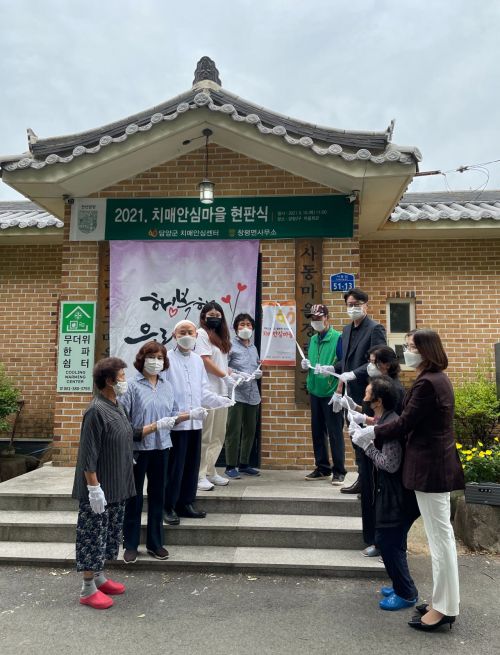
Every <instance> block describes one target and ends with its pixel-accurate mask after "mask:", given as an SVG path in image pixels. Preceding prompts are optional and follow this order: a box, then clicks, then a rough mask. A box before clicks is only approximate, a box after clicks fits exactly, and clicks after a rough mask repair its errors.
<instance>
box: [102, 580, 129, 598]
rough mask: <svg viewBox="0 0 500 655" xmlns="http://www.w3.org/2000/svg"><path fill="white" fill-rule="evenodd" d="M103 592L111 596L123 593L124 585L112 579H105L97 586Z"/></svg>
mask: <svg viewBox="0 0 500 655" xmlns="http://www.w3.org/2000/svg"><path fill="white" fill-rule="evenodd" d="M97 588H98V589H99V591H102V593H103V594H110V595H111V596H118V595H119V594H124V593H125V589H126V587H125V585H124V584H122V583H121V582H115V581H114V580H106V582H104V583H103V584H102V585H101V586H100V587H97Z"/></svg>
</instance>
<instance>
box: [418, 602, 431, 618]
mask: <svg viewBox="0 0 500 655" xmlns="http://www.w3.org/2000/svg"><path fill="white" fill-rule="evenodd" d="M415 609H416V610H417V612H418V613H419V614H420V616H423V615H424V614H427V612H428V611H429V609H430V608H429V603H422V605H416V606H415Z"/></svg>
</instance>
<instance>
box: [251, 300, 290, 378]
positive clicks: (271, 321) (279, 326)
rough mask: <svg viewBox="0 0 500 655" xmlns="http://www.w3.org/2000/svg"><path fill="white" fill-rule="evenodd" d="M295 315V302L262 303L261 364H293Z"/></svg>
mask: <svg viewBox="0 0 500 655" xmlns="http://www.w3.org/2000/svg"><path fill="white" fill-rule="evenodd" d="M285 316H286V320H285ZM296 317H297V311H296V305H295V302H282V303H280V306H279V307H278V306H277V304H276V303H273V302H269V303H267V302H265V303H262V333H261V341H260V350H261V357H262V364H264V365H271V366H273V365H274V366H295V348H296V346H295V334H296ZM287 321H288V325H287Z"/></svg>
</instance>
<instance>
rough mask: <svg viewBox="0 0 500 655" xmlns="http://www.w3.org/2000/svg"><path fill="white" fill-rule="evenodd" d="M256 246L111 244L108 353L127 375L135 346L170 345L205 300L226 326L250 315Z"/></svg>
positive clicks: (196, 315)
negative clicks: (239, 316)
mask: <svg viewBox="0 0 500 655" xmlns="http://www.w3.org/2000/svg"><path fill="white" fill-rule="evenodd" d="M258 256H259V242H258V241H232V242H230V243H228V242H227V241H220V242H219V241H212V242H210V243H205V242H203V241H192V242H185V241H178V242H168V241H166V242H156V243H155V242H150V241H114V242H112V243H111V244H110V319H109V320H110V325H109V331H110V354H111V355H112V356H114V357H121V358H122V359H123V360H124V361H125V362H127V364H128V366H129V367H131V368H132V370H127V376H131V375H133V373H134V372H135V369H134V368H133V362H134V359H135V355H136V353H137V351H138V350H139V349H140V347H141V346H142V345H143V344H144V343H146V342H147V341H150V340H151V339H155V340H156V341H158V342H159V343H162V344H163V345H164V346H165V347H166V348H167V350H170V349H171V348H173V347H174V346H175V339H174V338H173V335H172V330H173V327H174V326H175V324H176V323H177V322H178V321H181V320H183V319H187V320H189V321H192V322H193V323H194V324H195V325H198V321H199V316H200V310H201V309H202V307H203V305H205V303H207V302H208V301H210V300H215V301H216V302H218V303H219V305H221V306H222V308H223V310H224V316H225V317H226V321H227V322H228V325H229V326H230V327H231V326H232V323H233V319H234V317H235V316H236V315H237V314H239V313H240V312H248V313H249V314H251V315H252V316H253V315H254V314H255V297H256V285H257V263H258Z"/></svg>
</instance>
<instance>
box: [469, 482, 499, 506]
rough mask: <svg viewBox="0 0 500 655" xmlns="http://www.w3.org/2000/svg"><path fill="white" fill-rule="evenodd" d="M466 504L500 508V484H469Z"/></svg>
mask: <svg viewBox="0 0 500 655" xmlns="http://www.w3.org/2000/svg"><path fill="white" fill-rule="evenodd" d="M465 502H466V503H469V504H475V505H495V506H500V484H496V483H495V482H467V484H466V485H465Z"/></svg>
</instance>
